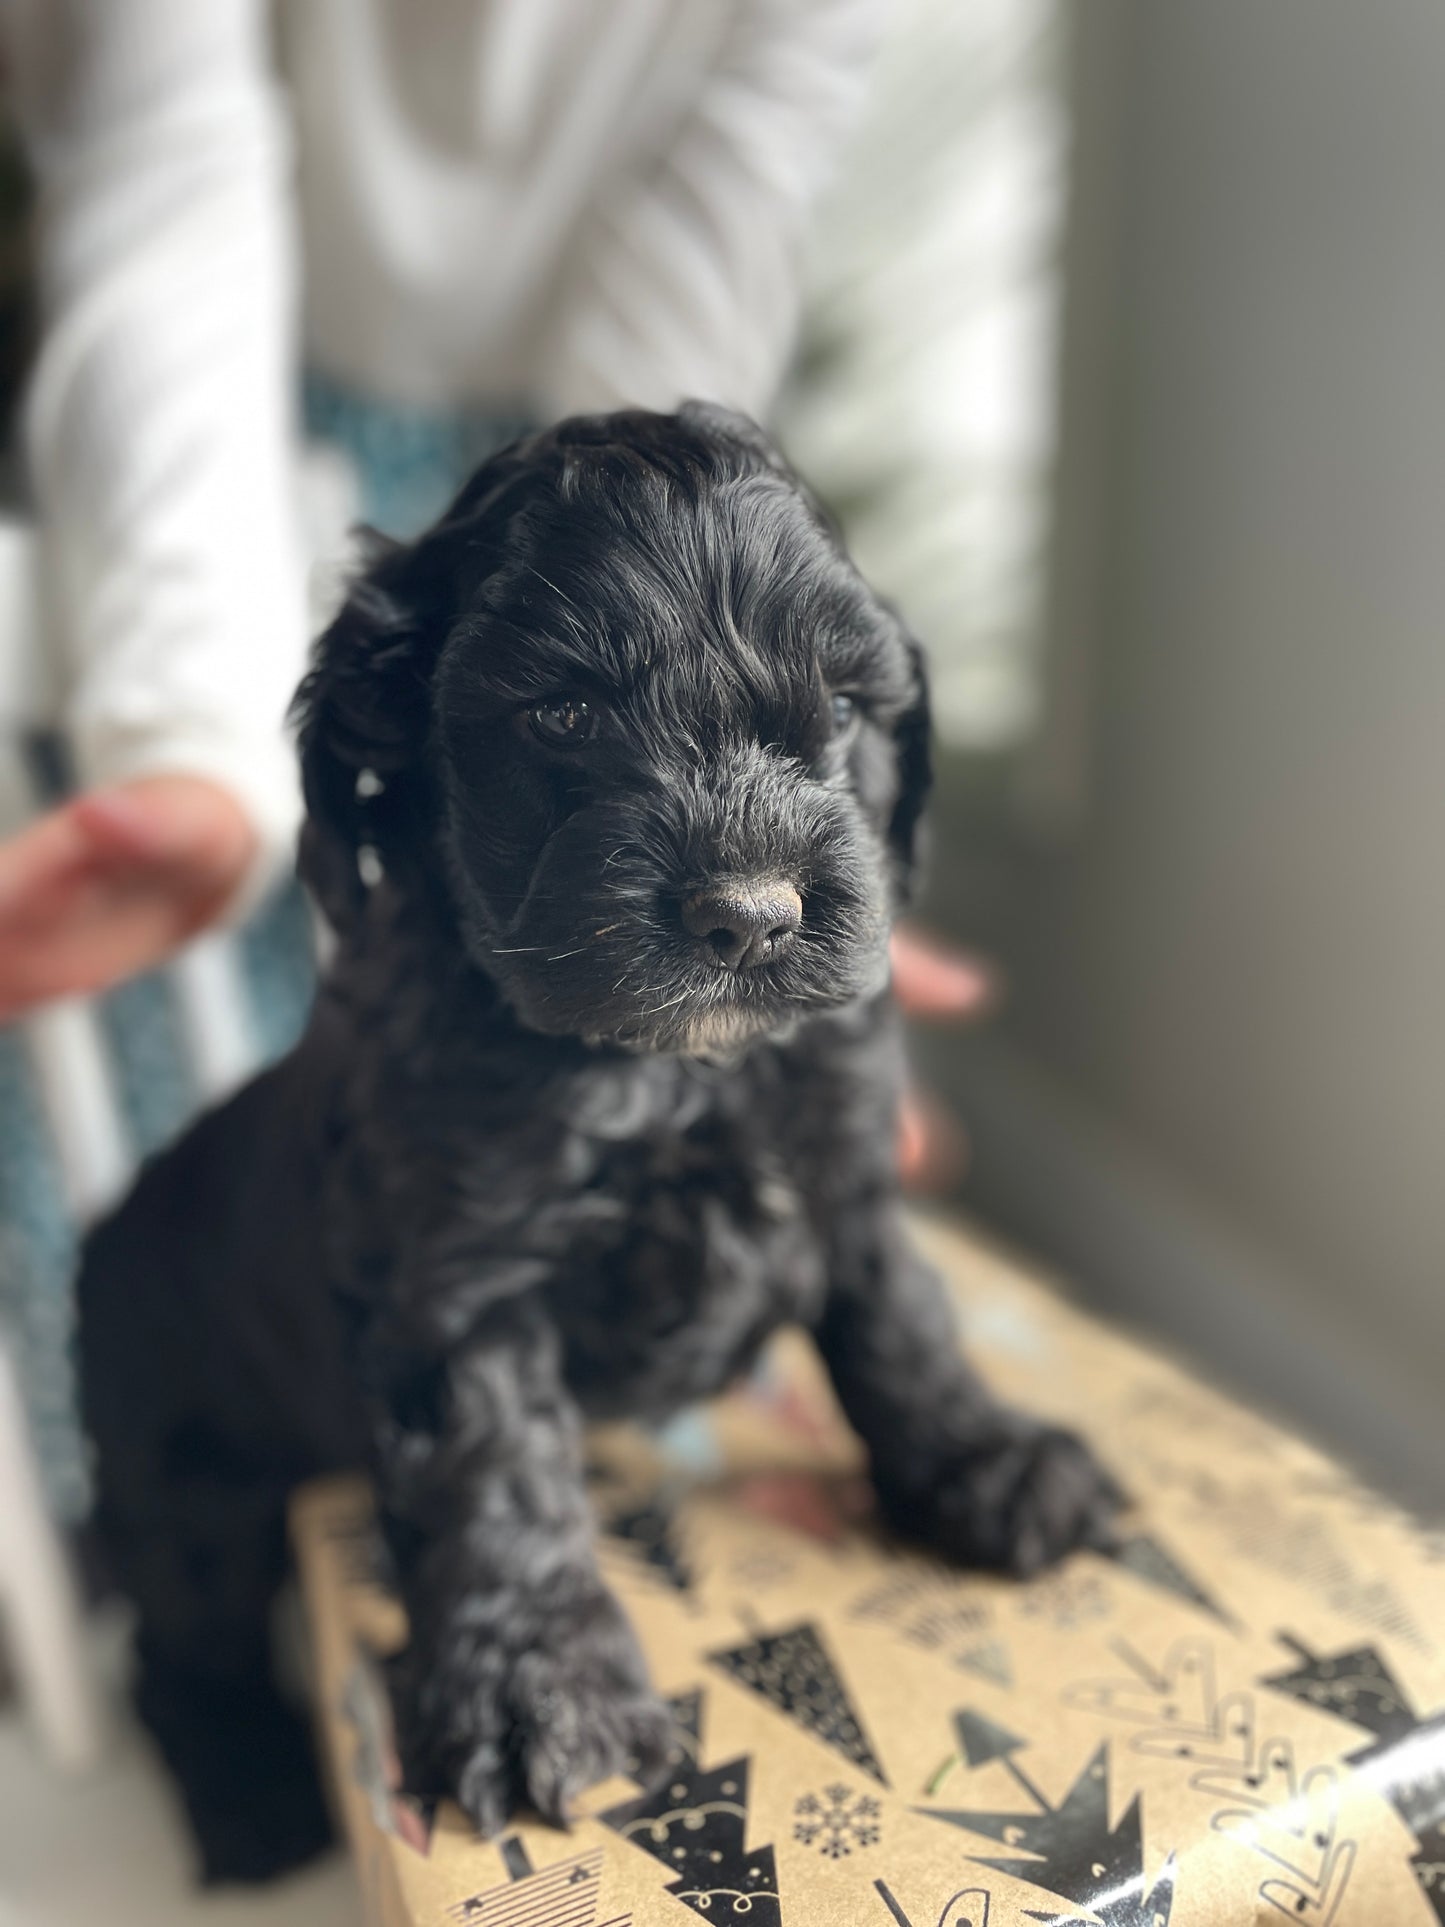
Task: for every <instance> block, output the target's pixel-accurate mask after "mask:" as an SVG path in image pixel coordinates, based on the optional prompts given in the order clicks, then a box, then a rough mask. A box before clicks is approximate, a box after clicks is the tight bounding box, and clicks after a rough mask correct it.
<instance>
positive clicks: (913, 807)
mask: <svg viewBox="0 0 1445 1927" xmlns="http://www.w3.org/2000/svg"><path fill="white" fill-rule="evenodd" d="M904 640H905V642H906V643H907V646H908V660H909V663H910V665H911V666H912V670H913V695H912V699H911V700H910V702H909V704H908V707H907V708H906V709H905V710H904V712H903V714H902V715H901V716H900V717H899V719H898V721H897V723H896V724H895V725H894V730H893V754H894V756H895V758H896V760H897V765H898V794H897V797H896V799H895V801H894V804H893V814H892V816H891V817H890V818H889V821H888V842H889V846H890V848H891V849H892V851H893V856H894V867H895V873H896V878H897V885H898V898H899V907H900V908H902V907H905V906H906V905H907V904H908V903H909V902H910V901H911V900H912V897H913V895H914V892H915V890H916V888H917V885H918V881H919V870H920V867H921V864H922V857H923V851H922V841H923V838H922V817H923V811H924V806H925V805H926V803H927V802H928V792H929V790H930V789H931V788H932V786H933V753H932V743H931V739H932V719H931V712H930V708H929V702H928V665H927V663H926V661H925V660H924V655H923V650H922V648H921V647H920V645H919V644H918V642H917V641H916V640H915V639H914V638H913V637H912V636H910V635H908V634H907V632H906V631H905V634H904Z"/></svg>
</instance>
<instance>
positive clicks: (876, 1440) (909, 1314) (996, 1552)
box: [817, 1196, 1120, 1573]
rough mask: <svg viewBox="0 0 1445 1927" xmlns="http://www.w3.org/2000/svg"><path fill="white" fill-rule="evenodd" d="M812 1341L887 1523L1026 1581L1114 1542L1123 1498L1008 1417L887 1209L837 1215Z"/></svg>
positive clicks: (873, 1203) (1061, 1433)
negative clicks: (862, 1448) (864, 1452)
mask: <svg viewBox="0 0 1445 1927" xmlns="http://www.w3.org/2000/svg"><path fill="white" fill-rule="evenodd" d="M829 1244H830V1246H831V1263H832V1271H831V1279H830V1286H831V1288H830V1291H829V1295H828V1298H827V1300H826V1303H825V1306H824V1311H823V1317H822V1321H821V1324H820V1325H819V1328H818V1333H817V1336H818V1341H819V1345H820V1347H821V1349H822V1352H823V1355H824V1357H825V1359H826V1361H827V1364H828V1368H829V1371H830V1372H831V1374H832V1378H833V1382H834V1384H835V1386H836V1387H837V1390H838V1395H839V1398H840V1399H841V1401H842V1404H843V1408H844V1410H845V1411H846V1412H847V1414H848V1417H849V1419H850V1420H851V1421H852V1424H853V1425H854V1427H855V1429H856V1430H857V1431H858V1433H859V1434H860V1436H861V1437H862V1439H863V1441H864V1443H865V1444H866V1445H867V1447H868V1451H869V1456H870V1458H871V1461H872V1468H873V1477H874V1482H875V1485H876V1487H877V1491H878V1496H879V1500H880V1502H881V1504H882V1507H883V1510H884V1513H885V1514H886V1516H887V1518H888V1520H889V1522H890V1523H891V1524H892V1525H893V1526H894V1527H895V1528H896V1529H897V1530H898V1531H900V1532H902V1533H904V1534H906V1535H907V1536H908V1537H910V1538H914V1539H919V1540H921V1541H923V1542H924V1543H925V1544H927V1545H929V1546H932V1547H933V1548H934V1549H935V1550H936V1551H938V1552H940V1553H942V1554H943V1555H944V1556H945V1557H946V1558H949V1559H953V1560H957V1561H959V1562H960V1563H962V1564H965V1565H977V1566H991V1567H1002V1568H1004V1569H1006V1570H1009V1571H1013V1572H1019V1573H1028V1572H1033V1571H1036V1570H1037V1569H1038V1568H1040V1567H1041V1566H1045V1565H1047V1564H1049V1563H1050V1562H1051V1561H1053V1560H1055V1559H1057V1558H1059V1557H1061V1556H1062V1554H1064V1553H1065V1552H1068V1551H1069V1550H1070V1549H1071V1548H1073V1547H1075V1546H1079V1545H1090V1544H1094V1545H1097V1544H1101V1543H1104V1542H1105V1541H1106V1540H1107V1535H1108V1530H1109V1522H1110V1520H1111V1518H1112V1516H1113V1514H1114V1512H1115V1511H1116V1510H1117V1508H1118V1505H1119V1503H1120V1495H1119V1491H1118V1488H1117V1487H1116V1486H1115V1484H1114V1482H1113V1480H1112V1479H1110V1477H1109V1475H1108V1474H1107V1473H1106V1472H1104V1471H1103V1469H1102V1468H1101V1467H1100V1466H1099V1465H1098V1464H1097V1462H1096V1461H1095V1460H1094V1458H1093V1457H1092V1455H1091V1454H1090V1452H1089V1450H1088V1447H1087V1446H1085V1445H1084V1443H1083V1442H1082V1440H1080V1439H1079V1438H1077V1437H1076V1436H1075V1435H1074V1434H1073V1433H1072V1432H1069V1431H1066V1430H1064V1429H1063V1428H1061V1427H1058V1426H1053V1425H1046V1424H1042V1423H1040V1422H1039V1421H1037V1420H1034V1419H1030V1418H1028V1417H1027V1416H1025V1415H1024V1414H1023V1413H1021V1412H1016V1411H1014V1410H1013V1409H1012V1408H1010V1407H1008V1406H1006V1405H1002V1404H1000V1403H999V1402H998V1401H997V1400H995V1399H994V1397H993V1396H992V1394H991V1393H990V1392H989V1391H988V1389H987V1387H986V1386H985V1385H984V1384H983V1382H982V1380H981V1379H980V1378H979V1377H978V1376H977V1374H976V1373H975V1372H974V1371H973V1370H972V1369H971V1367H970V1366H969V1365H968V1364H967V1362H966V1361H965V1359H964V1357H963V1355H962V1353H961V1351H960V1349H959V1337H958V1331H957V1327H956V1324H955V1321H954V1316H953V1312H952V1308H951V1307H950V1305H949V1302H948V1299H947V1297H946V1296H945V1293H944V1290H943V1286H942V1284H941V1282H940V1281H939V1279H938V1278H937V1277H936V1276H935V1274H934V1273H933V1271H932V1270H931V1269H930V1268H929V1267H928V1266H927V1265H926V1264H924V1263H923V1261H922V1260H921V1259H920V1258H919V1257H918V1256H917V1254H916V1253H915V1252H914V1250H913V1248H912V1246H911V1244H910V1242H909V1239H908V1236H907V1233H906V1231H905V1228H904V1226H903V1223H902V1219H901V1214H900V1212H899V1210H898V1207H897V1205H896V1204H895V1203H894V1202H893V1200H892V1199H891V1198H890V1197H887V1196H879V1197H876V1198H875V1199H873V1200H866V1199H859V1200H857V1201H855V1202H854V1203H853V1204H852V1205H849V1206H844V1207H841V1208H839V1209H836V1210H835V1211H834V1213H833V1214H832V1219H831V1223H830V1226H829Z"/></svg>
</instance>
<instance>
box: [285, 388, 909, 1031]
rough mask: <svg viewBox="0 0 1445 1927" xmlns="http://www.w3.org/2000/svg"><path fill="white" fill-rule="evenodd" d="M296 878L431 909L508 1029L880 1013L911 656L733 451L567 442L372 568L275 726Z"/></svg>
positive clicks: (601, 434) (704, 437)
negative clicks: (291, 750)
mask: <svg viewBox="0 0 1445 1927" xmlns="http://www.w3.org/2000/svg"><path fill="white" fill-rule="evenodd" d="M298 712H299V715H300V719H301V746H302V767H303V775H304V780H305V789H306V799H307V807H308V814H309V819H310V820H309V823H308V828H307V832H306V837H305V840H304V845H303V851H304V855H303V869H304V871H305V873H306V874H307V877H308V881H310V882H311V883H312V884H313V887H315V888H317V890H318V893H319V894H320V895H321V896H322V898H323V901H324V902H325V904H326V907H327V908H328V910H329V911H330V913H331V915H332V916H333V918H334V919H335V920H336V921H337V922H338V923H339V924H340V925H341V926H342V928H343V932H344V930H345V928H346V926H347V925H348V923H349V922H350V921H351V920H352V919H354V918H355V917H356V916H357V915H358V914H359V912H360V909H361V907H362V905H363V904H364V900H365V893H366V883H365V881H364V879H363V877H362V875H361V874H359V872H358V863H357V857H358V851H359V850H362V849H363V848H369V849H370V850H371V851H373V852H374V853H375V855H374V856H371V857H368V859H367V865H368V868H369V870H370V872H371V874H372V875H374V874H375V869H376V864H377V860H378V859H379V863H380V866H381V868H382V869H384V870H385V872H386V873H387V875H388V878H389V879H390V881H391V884H392V886H393V887H395V888H398V889H401V890H403V891H405V890H406V889H407V888H408V887H414V886H415V885H416V884H417V883H418V882H419V881H421V879H422V878H423V876H424V875H429V876H430V878H431V880H432V882H433V883H435V882H436V881H437V880H438V879H439V880H440V883H441V887H442V890H443V892H444V894H445V897H446V900H447V902H448V904H449V906H450V909H451V911H452V912H453V913H454V915H455V920H456V925H457V929H458V932H459V935H460V940H461V942H462V943H463V944H464V945H465V946H466V949H467V952H468V954H469V956H470V958H471V960H472V961H473V962H474V963H475V964H476V965H477V966H479V967H480V968H481V969H482V970H484V971H486V972H487V973H488V975H489V976H491V978H492V979H493V980H494V981H495V982H496V984H497V985H498V986H499V987H500V989H501V991H502V993H503V994H504V995H505V997H506V998H507V999H508V1000H509V1002H510V1003H511V1005H512V1006H513V1008H514V1009H515V1011H516V1012H517V1014H518V1016H519V1017H520V1018H521V1019H522V1021H523V1022H524V1023H525V1024H527V1025H529V1026H531V1027H532V1028H534V1029H536V1030H539V1031H544V1032H548V1033H551V1034H554V1035H569V1036H576V1037H580V1038H583V1039H585V1040H587V1041H589V1042H592V1043H610V1044H617V1045H623V1046H626V1047H628V1048H630V1049H634V1050H652V1051H684V1052H696V1053H704V1054H710V1053H714V1052H728V1051H731V1050H735V1049H737V1048H739V1047H740V1046H742V1045H744V1044H746V1043H747V1042H748V1041H750V1040H751V1039H753V1038H756V1037H759V1036H762V1035H765V1034H768V1033H776V1032H779V1031H781V1030H784V1029H786V1028H787V1027H789V1026H790V1025H791V1024H792V1023H794V1022H795V1021H796V1020H797V1019H798V1018H800V1017H803V1016H806V1015H807V1014H808V1013H810V1012H814V1011H818V1010H823V1009H826V1008H829V1007H832V1006H837V1005H840V1004H843V1003H846V1002H849V1001H851V1000H852V999H854V998H857V997H859V996H862V995H865V994H867V993H868V992H871V991H872V990H874V989H876V988H878V987H879V986H880V985H881V984H882V982H883V981H884V977H885V974H886V944H887V932H888V923H889V918H890V915H891V913H892V910H893V908H894V907H895V905H896V903H897V901H898V900H899V897H900V896H901V894H902V893H903V892H904V891H905V890H906V888H907V885H908V880H909V876H910V873H911V869H912V863H913V845H914V836H915V831H916V826H917V821H918V816H919V811H920V809H921V807H922V803H923V798H924V792H925V790H926V787H927V780H928V769H927V761H928V752H927V733H928V732H927V710H926V695H925V690H924V681H923V672H922V667H921V663H920V659H919V653H918V650H917V648H916V646H915V645H914V644H913V643H912V641H911V640H910V639H909V637H908V636H907V635H906V634H905V632H904V631H903V629H902V628H901V626H900V625H899V623H898V621H897V619H896V618H895V617H894V616H893V615H892V614H891V613H890V612H889V611H888V610H887V609H886V608H885V607H883V605H882V604H880V603H879V602H878V601H877V600H876V599H875V598H874V597H873V596H872V595H871V594H870V593H869V591H868V589H867V588H866V587H865V586H864V584H863V582H862V581H861V580H860V578H859V577H858V575H857V574H856V572H855V571H854V570H853V568H852V567H851V565H850V564H849V562H848V561H847V559H846V557H845V556H844V554H843V552H842V550H841V548H840V546H839V544H838V542H837V540H836V538H835V537H834V535H833V534H832V532H831V531H830V529H829V528H828V526H827V524H826V523H825V521H824V519H823V517H822V515H821V514H820V512H819V511H818V509H817V507H816V505H815V504H814V503H813V502H812V501H811V499H810V498H809V497H808V496H807V495H806V493H805V492H804V491H803V489H802V488H801V486H800V485H799V483H798V482H797V480H796V478H795V477H794V476H793V475H792V474H791V473H790V472H789V471H788V470H787V468H786V467H785V466H784V464H783V463H782V461H781V460H780V458H779V457H778V456H777V454H776V452H775V451H774V450H773V449H772V447H771V445H770V444H769V443H768V442H767V441H766V440H765V439H764V437H763V436H762V435H761V433H760V432H759V431H758V430H757V429H756V428H754V427H753V426H752V424H751V423H749V422H747V421H746V420H744V419H743V418H742V417H739V416H735V415H730V414H725V413H723V412H722V411H719V410H716V409H712V408H703V407H699V406H696V405H694V406H690V407H687V408H684V409H683V410H682V411H681V412H680V413H679V414H677V415H651V414H644V413H640V412H629V413H624V414H617V415H607V416H594V417H584V418H577V419H574V420H571V421H567V422H563V423H562V424H561V425H560V426H559V427H557V428H554V429H552V430H550V431H548V432H547V433H545V434H542V435H539V436H536V437H534V438H532V439H531V440H529V441H526V442H522V443H519V444H517V445H515V446H514V447H513V448H511V449H509V450H507V451H505V452H504V453H503V454H502V455H500V456H498V457H497V458H496V459H495V460H494V461H492V462H489V463H488V464H486V466H485V467H483V468H482V469H481V470H480V471H479V472H478V474H477V475H476V476H475V477H474V478H473V479H472V481H471V482H470V483H469V484H468V485H467V487H466V488H465V490H464V491H463V492H462V494H461V496H460V497H459V498H458V500H457V502H456V503H455V504H454V505H453V507H452V508H451V509H450V510H449V511H448V513H447V515H446V516H445V517H444V518H443V519H442V521H441V522H440V523H439V524H438V525H437V527H436V528H434V529H433V530H432V531H431V532H430V533H429V534H427V535H425V536H423V537H422V538H421V540H420V541H419V542H417V543H415V544H414V545H412V546H411V547H409V548H399V549H395V550H393V551H391V552H389V553H388V554H386V555H385V556H383V557H382V558H381V559H380V560H379V561H378V562H377V563H376V564H375V565H374V566H373V568H372V570H371V571H370V573H369V575H368V576H367V578H366V579H365V580H364V581H363V582H361V583H359V584H358V585H357V587H356V589H355V591H354V592H353V594H352V596H351V598H350V600H349V601H348V603H347V605H346V607H345V608H344V609H343V611H342V613H341V614H340V616H339V617H338V618H337V620H336V622H335V623H334V624H333V625H332V627H331V629H330V630H329V631H328V633H327V634H326V635H325V636H324V637H323V638H322V640H321V643H320V644H319V646H318V650H317V656H316V662H315V667H314V668H313V670H312V672H311V674H310V676H309V677H308V678H307V680H306V682H305V684H304V685H303V687H302V691H301V695H300V697H299V699H298Z"/></svg>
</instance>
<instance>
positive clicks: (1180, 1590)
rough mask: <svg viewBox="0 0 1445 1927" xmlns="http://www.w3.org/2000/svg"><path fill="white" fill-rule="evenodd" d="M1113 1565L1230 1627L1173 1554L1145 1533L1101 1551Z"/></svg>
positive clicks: (1217, 1604)
mask: <svg viewBox="0 0 1445 1927" xmlns="http://www.w3.org/2000/svg"><path fill="white" fill-rule="evenodd" d="M1104 1557H1105V1558H1106V1559H1112V1560H1113V1562H1114V1564H1115V1565H1116V1566H1121V1567H1122V1568H1123V1570H1124V1571H1125V1572H1130V1573H1132V1574H1133V1575H1134V1577H1135V1578H1136V1579H1142V1580H1143V1581H1144V1583H1145V1585H1148V1586H1157V1587H1158V1588H1159V1590H1160V1591H1161V1592H1169V1593H1173V1595H1174V1597H1175V1598H1176V1599H1184V1600H1187V1601H1188V1603H1189V1604H1190V1605H1191V1606H1198V1607H1199V1609H1200V1610H1201V1612H1206V1613H1212V1614H1213V1616H1214V1617H1215V1618H1216V1619H1217V1620H1218V1621H1219V1622H1220V1624H1221V1625H1224V1626H1233V1625H1234V1623H1235V1622H1234V1621H1233V1620H1232V1619H1231V1618H1230V1616H1229V1614H1228V1613H1227V1612H1225V1611H1224V1609H1223V1608H1222V1607H1221V1606H1220V1605H1219V1603H1218V1601H1217V1600H1215V1599H1212V1598H1211V1597H1210V1595H1209V1594H1208V1593H1207V1592H1205V1590H1204V1588H1203V1587H1202V1586H1201V1585H1200V1584H1199V1583H1198V1581H1197V1580H1195V1579H1193V1578H1192V1577H1191V1576H1190V1574H1189V1573H1187V1572H1186V1571H1185V1570H1184V1568H1183V1566H1181V1565H1180V1564H1179V1561H1178V1560H1177V1559H1176V1558H1175V1557H1174V1555H1173V1553H1171V1552H1168V1551H1166V1550H1165V1548H1164V1547H1163V1546H1162V1545H1160V1543H1159V1541H1158V1540H1157V1539H1156V1538H1155V1537H1154V1536H1153V1534H1152V1533H1149V1532H1136V1533H1134V1534H1132V1535H1131V1536H1130V1537H1129V1538H1127V1539H1121V1540H1120V1541H1119V1543H1118V1544H1117V1545H1116V1546H1114V1547H1113V1548H1112V1549H1111V1550H1109V1551H1107V1552H1106V1553H1105V1554H1104Z"/></svg>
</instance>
